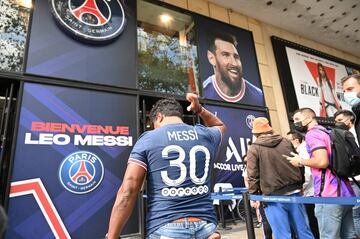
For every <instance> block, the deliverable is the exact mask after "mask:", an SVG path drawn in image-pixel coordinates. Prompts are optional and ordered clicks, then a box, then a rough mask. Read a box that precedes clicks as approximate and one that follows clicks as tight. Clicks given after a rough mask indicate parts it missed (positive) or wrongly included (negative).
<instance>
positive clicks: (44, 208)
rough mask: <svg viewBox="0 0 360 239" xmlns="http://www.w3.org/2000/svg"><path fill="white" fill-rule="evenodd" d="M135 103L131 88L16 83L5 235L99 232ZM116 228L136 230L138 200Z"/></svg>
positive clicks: (120, 169)
mask: <svg viewBox="0 0 360 239" xmlns="http://www.w3.org/2000/svg"><path fill="white" fill-rule="evenodd" d="M136 105H137V98H136V96H130V95H120V94H112V93H102V92H97V91H87V90H80V89H72V88H66V87H57V86H48V85H40V84H30V83H26V84H25V85H24V93H23V98H22V105H21V112H20V122H19V130H18V135H17V143H16V151H15V158H14V167H13V171H12V176H11V186H10V200H9V208H8V216H9V223H8V228H7V233H6V237H5V238H6V239H10V238H29V239H30V238H102V237H104V235H105V234H106V232H107V228H108V223H109V218H110V213H111V209H112V206H113V203H114V200H115V195H116V192H117V190H118V188H119V186H120V185H121V182H122V181H121V180H122V177H123V175H124V172H125V169H126V165H127V159H128V155H129V153H130V150H131V148H132V146H133V144H134V142H135V141H136V132H137V126H136V123H135V122H136V108H137V107H136ZM123 233H124V234H130V233H139V210H138V207H136V208H135V210H134V212H133V214H132V216H131V217H130V219H129V222H128V223H127V226H126V228H125V230H124V231H123Z"/></svg>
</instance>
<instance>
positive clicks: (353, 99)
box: [344, 92, 360, 106]
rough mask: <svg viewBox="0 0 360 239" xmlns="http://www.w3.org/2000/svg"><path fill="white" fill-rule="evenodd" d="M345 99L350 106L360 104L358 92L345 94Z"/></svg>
mask: <svg viewBox="0 0 360 239" xmlns="http://www.w3.org/2000/svg"><path fill="white" fill-rule="evenodd" d="M344 99H345V102H346V103H348V104H349V105H350V106H353V105H356V104H358V103H360V98H358V97H357V92H345V93H344Z"/></svg>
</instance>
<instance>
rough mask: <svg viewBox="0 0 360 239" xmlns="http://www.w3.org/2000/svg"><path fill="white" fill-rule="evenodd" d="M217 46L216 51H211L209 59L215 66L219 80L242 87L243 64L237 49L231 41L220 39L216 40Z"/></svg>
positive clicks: (232, 85)
mask: <svg viewBox="0 0 360 239" xmlns="http://www.w3.org/2000/svg"><path fill="white" fill-rule="evenodd" d="M215 47H216V50H215V53H212V52H210V53H209V61H210V63H211V64H212V65H213V66H214V67H215V76H216V78H217V80H220V81H222V82H223V83H225V84H226V85H228V86H230V87H236V88H237V87H240V85H241V79H242V65H241V61H240V56H239V53H238V51H237V49H236V48H235V46H234V45H233V44H232V43H231V42H227V41H223V40H220V39H216V40H215ZM218 77H220V79H218Z"/></svg>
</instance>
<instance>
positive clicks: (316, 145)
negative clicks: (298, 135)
mask: <svg viewBox="0 0 360 239" xmlns="http://www.w3.org/2000/svg"><path fill="white" fill-rule="evenodd" d="M305 142H306V147H307V150H308V152H309V154H310V157H313V152H314V151H316V150H318V149H326V151H327V152H328V159H329V163H330V162H331V161H330V160H331V140H330V136H329V134H328V133H326V129H325V128H324V127H323V126H320V125H317V126H315V127H313V128H311V129H310V130H309V131H308V132H307V133H306V135H305ZM311 173H312V176H313V180H314V195H315V196H319V195H320V186H321V173H322V169H318V168H311ZM340 183H341V185H340V196H341V197H352V196H355V194H354V191H353V190H352V188H351V185H350V182H349V181H345V180H343V179H341V181H340ZM337 186H338V182H337V179H336V177H335V175H334V174H332V173H331V170H330V169H329V168H327V169H326V172H325V182H324V189H323V191H322V193H321V196H322V197H337V196H338V195H337Z"/></svg>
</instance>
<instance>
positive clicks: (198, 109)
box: [186, 93, 226, 135]
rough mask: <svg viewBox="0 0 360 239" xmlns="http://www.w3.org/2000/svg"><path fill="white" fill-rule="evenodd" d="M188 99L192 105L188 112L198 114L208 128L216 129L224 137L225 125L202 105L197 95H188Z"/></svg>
mask: <svg viewBox="0 0 360 239" xmlns="http://www.w3.org/2000/svg"><path fill="white" fill-rule="evenodd" d="M186 99H187V101H189V102H190V105H189V106H188V107H187V110H188V111H193V112H194V113H196V114H198V115H199V116H200V118H201V119H202V120H203V121H204V124H205V125H206V126H207V127H216V128H218V129H219V130H220V132H221V135H224V133H225V130H226V127H225V125H224V123H223V122H222V121H221V120H220V119H219V118H218V117H216V116H215V115H214V114H213V113H211V112H210V111H208V110H207V109H205V108H204V107H202V105H200V103H199V99H198V96H197V95H196V94H193V93H188V94H187V95H186Z"/></svg>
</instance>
